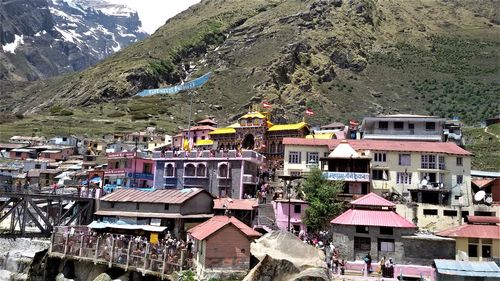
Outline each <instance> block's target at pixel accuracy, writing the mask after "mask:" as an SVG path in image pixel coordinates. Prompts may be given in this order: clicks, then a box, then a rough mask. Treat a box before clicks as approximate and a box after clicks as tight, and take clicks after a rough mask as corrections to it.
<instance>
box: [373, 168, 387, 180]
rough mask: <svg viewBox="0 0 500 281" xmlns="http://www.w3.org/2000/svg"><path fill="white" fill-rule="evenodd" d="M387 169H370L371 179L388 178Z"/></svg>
mask: <svg viewBox="0 0 500 281" xmlns="http://www.w3.org/2000/svg"><path fill="white" fill-rule="evenodd" d="M388 175H389V170H372V180H384V181H386V180H388V179H389V177H388Z"/></svg>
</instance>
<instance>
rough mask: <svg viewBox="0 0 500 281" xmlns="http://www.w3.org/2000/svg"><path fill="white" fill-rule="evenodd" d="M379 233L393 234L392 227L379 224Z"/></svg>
mask: <svg viewBox="0 0 500 281" xmlns="http://www.w3.org/2000/svg"><path fill="white" fill-rule="evenodd" d="M380 234H384V235H393V234H394V228H392V227H383V226H381V227H380Z"/></svg>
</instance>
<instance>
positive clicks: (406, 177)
mask: <svg viewBox="0 0 500 281" xmlns="http://www.w3.org/2000/svg"><path fill="white" fill-rule="evenodd" d="M396 183H397V184H411V173H401V172H398V173H396Z"/></svg>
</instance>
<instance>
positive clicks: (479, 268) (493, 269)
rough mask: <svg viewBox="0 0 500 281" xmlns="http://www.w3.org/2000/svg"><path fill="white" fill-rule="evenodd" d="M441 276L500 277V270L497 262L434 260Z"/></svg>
mask: <svg viewBox="0 0 500 281" xmlns="http://www.w3.org/2000/svg"><path fill="white" fill-rule="evenodd" d="M434 264H435V265H436V269H437V271H438V272H439V273H440V274H446V275H457V276H471V277H472V276H474V277H500V268H499V267H498V265H497V264H496V263H495V262H492V261H490V262H471V261H456V260H440V259H436V260H434Z"/></svg>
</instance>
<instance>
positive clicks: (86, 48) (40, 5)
mask: <svg viewBox="0 0 500 281" xmlns="http://www.w3.org/2000/svg"><path fill="white" fill-rule="evenodd" d="M0 18H1V19H2V23H1V24H0V45H1V46H0V80H10V81H26V80H28V81H33V80H37V79H43V78H47V77H51V76H55V75H60V74H64V73H68V72H73V71H81V70H83V69H85V68H87V67H89V66H91V65H94V64H95V63H97V61H99V60H101V59H103V58H105V57H107V56H109V55H111V54H112V53H114V52H116V51H118V50H120V49H121V48H123V47H125V46H128V45H130V44H132V43H134V42H136V41H138V40H141V39H143V38H145V37H146V35H147V34H146V33H145V32H143V31H142V30H141V28H140V26H141V22H140V20H139V18H138V16H137V13H136V12H135V11H132V10H130V9H128V8H126V7H125V6H121V5H111V4H109V3H107V2H105V1H102V0H52V1H50V0H49V1H48V2H47V0H17V1H7V0H5V1H1V2H0Z"/></svg>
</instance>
